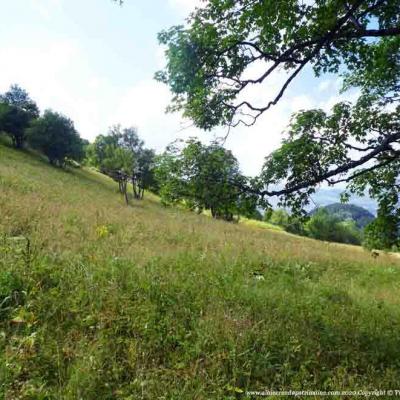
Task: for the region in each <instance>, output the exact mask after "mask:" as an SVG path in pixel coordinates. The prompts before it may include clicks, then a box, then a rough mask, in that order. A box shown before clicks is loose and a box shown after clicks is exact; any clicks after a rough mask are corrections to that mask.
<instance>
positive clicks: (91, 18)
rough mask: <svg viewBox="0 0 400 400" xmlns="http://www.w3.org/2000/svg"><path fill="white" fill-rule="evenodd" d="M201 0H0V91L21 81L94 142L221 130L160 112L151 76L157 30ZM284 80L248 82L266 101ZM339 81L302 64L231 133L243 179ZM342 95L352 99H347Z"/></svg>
mask: <svg viewBox="0 0 400 400" xmlns="http://www.w3.org/2000/svg"><path fill="white" fill-rule="evenodd" d="M197 2H198V0H147V1H145V0H125V3H124V5H123V6H118V5H116V4H115V3H113V2H112V1H111V0H12V1H10V0H0V15H1V16H2V23H1V25H0V60H1V62H0V92H5V91H6V90H7V89H8V88H9V86H10V85H11V84H14V83H16V84H19V85H20V86H22V87H23V88H24V89H26V90H27V91H28V92H29V94H30V96H31V97H32V98H33V99H34V100H35V101H36V102H37V104H38V105H39V107H40V108H41V110H42V111H43V110H45V109H48V108H51V109H53V110H55V111H58V112H61V113H63V114H65V115H66V116H68V117H69V118H71V119H72V120H73V121H74V123H75V127H76V128H77V130H78V131H79V133H80V134H81V136H82V137H84V138H86V139H89V140H91V141H92V140H94V138H95V137H96V135H98V134H105V133H106V132H107V130H108V127H110V126H112V125H114V124H121V125H122V126H124V127H130V126H135V127H137V128H138V130H139V135H140V137H141V138H142V139H144V141H145V143H146V145H147V147H150V148H153V149H155V150H156V151H158V152H161V151H162V150H163V149H164V148H165V146H166V145H167V144H169V143H170V142H172V141H173V140H175V139H176V138H187V137H191V136H197V137H199V138H201V140H203V141H204V142H207V141H209V140H212V139H213V138H215V137H219V136H225V134H226V129H225V128H220V129H217V130H215V131H213V132H203V131H200V130H197V129H195V128H193V127H191V123H190V121H185V120H183V119H182V117H181V116H180V115H179V114H165V108H166V107H167V105H168V104H169V101H170V98H171V95H170V92H169V90H168V87H167V86H165V85H163V84H161V83H158V82H156V81H155V80H154V79H153V76H154V73H155V72H156V71H157V70H159V69H162V68H163V66H164V65H165V59H164V50H163V49H162V48H161V47H160V46H159V44H158V42H157V33H158V32H160V31H161V30H163V29H167V28H169V27H170V26H172V25H176V24H182V23H184V21H185V17H187V15H188V14H189V13H190V11H192V10H193V9H194V7H195V6H196V4H197ZM284 79H285V73H284V72H282V71H281V72H278V73H277V74H275V75H274V76H273V77H272V78H271V80H270V81H268V84H267V85H265V86H258V87H255V88H253V89H252V90H251V91H250V92H249V93H248V96H249V98H250V100H252V101H254V102H255V103H258V104H262V103H264V104H265V103H266V102H268V101H269V100H271V99H272V98H273V97H274V95H275V94H276V93H277V92H278V90H279V88H280V87H279V85H280V84H281V83H282V82H283V80H284ZM340 85H341V83H340V79H338V77H336V76H329V75H328V76H327V75H325V76H323V77H321V78H319V79H317V78H315V77H314V76H313V74H312V71H311V70H306V71H305V72H304V73H303V74H302V75H300V76H299V77H298V78H297V80H296V81H295V83H294V84H293V85H292V86H290V88H289V90H288V91H287V93H286V95H285V97H284V99H283V100H282V101H281V102H280V103H279V104H278V105H277V106H275V107H274V108H272V109H271V110H270V111H268V112H267V113H265V114H264V115H263V116H262V117H261V118H260V119H259V121H258V123H257V124H256V125H255V126H253V127H251V128H247V127H238V128H235V129H233V130H231V132H230V134H229V136H228V138H227V141H226V143H225V145H226V147H227V148H229V149H230V150H232V152H233V154H234V155H235V156H236V157H237V158H238V160H239V162H240V165H241V169H242V171H243V173H245V174H246V175H256V174H258V173H259V172H260V169H261V167H262V164H263V162H264V158H265V156H267V155H268V154H269V153H270V152H271V151H273V150H275V149H276V148H277V147H279V143H280V141H281V139H282V133H283V132H284V130H285V128H286V127H287V125H288V123H289V120H290V116H291V115H292V113H293V112H296V111H299V110H300V109H309V108H322V109H325V110H329V109H330V108H331V107H332V105H333V104H335V103H336V102H337V101H339V100H346V99H349V100H351V98H350V97H351V96H352V95H351V96H350V97H347V98H346V95H339V94H338V93H339V89H340ZM347 96H349V95H347Z"/></svg>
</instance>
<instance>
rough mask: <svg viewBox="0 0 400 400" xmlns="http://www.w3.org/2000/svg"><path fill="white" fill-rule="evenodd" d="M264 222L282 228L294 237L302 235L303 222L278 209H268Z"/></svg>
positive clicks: (303, 232)
mask: <svg viewBox="0 0 400 400" xmlns="http://www.w3.org/2000/svg"><path fill="white" fill-rule="evenodd" d="M264 220H265V221H266V222H269V223H271V224H273V225H276V226H280V227H282V228H283V229H284V230H285V231H286V232H289V233H293V234H296V235H304V234H305V231H304V222H303V221H302V220H301V219H300V218H299V217H297V216H296V215H291V214H289V213H288V212H287V211H286V210H284V209H281V208H278V209H276V210H272V209H270V212H268V213H266V215H265V218H264Z"/></svg>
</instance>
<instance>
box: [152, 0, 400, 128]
mask: <svg viewBox="0 0 400 400" xmlns="http://www.w3.org/2000/svg"><path fill="white" fill-rule="evenodd" d="M399 15H400V2H399V1H398V0H392V1H385V0H351V1H349V0H333V1H332V0H318V1H315V2H313V3H312V4H310V3H308V2H303V1H294V0H293V1H284V0H262V1H259V0H241V1H232V0H214V1H205V2H204V7H202V8H199V9H197V10H196V11H195V12H194V13H193V14H192V15H191V16H190V17H189V19H188V26H186V27H184V26H175V27H172V28H171V29H169V30H166V31H163V32H161V33H160V34H159V41H160V43H161V44H163V45H166V46H167V51H166V56H167V60H168V64H167V67H166V68H165V70H163V71H160V72H158V73H157V75H156V77H157V79H159V80H160V81H162V82H165V83H167V84H168V85H169V87H170V89H171V90H172V92H173V94H174V96H175V97H174V99H173V105H172V110H183V111H184V113H185V115H186V116H187V117H189V118H191V119H192V120H193V121H194V123H195V124H196V125H197V126H199V127H201V128H204V129H210V128H212V127H214V126H216V125H231V126H232V125H237V124H239V123H243V124H247V125H248V124H252V123H254V122H255V120H256V119H257V118H258V117H259V116H260V115H261V114H263V113H264V112H265V111H267V110H268V109H269V108H270V107H271V106H273V105H275V104H277V102H278V101H279V100H280V99H281V98H282V96H283V95H284V92H285V90H286V89H287V87H288V86H289V85H290V83H291V82H292V81H293V80H294V79H295V78H296V77H297V76H298V75H299V73H300V72H301V71H302V70H303V69H304V68H305V67H306V66H311V67H312V68H313V69H314V72H315V74H316V75H319V74H321V73H323V72H338V71H340V67H341V66H342V65H344V66H345V67H346V71H347V74H346V77H347V79H346V84H347V85H358V86H361V87H363V88H367V87H368V88H370V87H372V86H373V87H374V88H375V92H379V94H388V93H391V95H392V98H397V96H398V94H399V90H400V87H399V85H398V77H399V74H400V71H399V69H398V65H399V46H400V39H399V38H400V27H399ZM278 69H283V70H286V71H287V73H288V76H287V79H286V81H285V83H284V84H283V85H282V87H281V88H280V90H279V91H278V93H276V94H275V95H274V96H272V98H271V99H270V100H269V101H267V102H266V104H264V105H257V104H252V103H251V100H250V99H249V98H247V96H248V94H246V91H247V90H248V88H249V87H251V86H254V85H260V84H263V83H265V82H266V81H267V80H268V78H270V77H271V75H272V74H273V73H274V72H275V71H277V70H278ZM388 87H390V91H388V90H387V88H388ZM392 91H393V92H392Z"/></svg>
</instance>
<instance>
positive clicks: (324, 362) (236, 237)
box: [0, 145, 400, 400]
mask: <svg viewBox="0 0 400 400" xmlns="http://www.w3.org/2000/svg"><path fill="white" fill-rule="evenodd" d="M116 189H117V188H116V185H115V184H114V182H112V181H111V180H109V179H108V178H106V177H104V176H103V175H100V174H98V173H96V172H95V171H92V170H88V169H83V170H74V171H67V172H66V171H63V170H58V169H55V168H52V167H50V166H48V165H47V164H46V163H45V162H43V161H41V160H40V159H39V158H37V157H36V156H33V155H31V154H29V153H21V152H17V151H14V150H12V149H9V148H6V147H5V146H2V145H0V216H1V218H0V398H1V397H4V398H5V399H18V398H20V399H85V400H86V399H162V398H165V399H236V398H246V393H245V392H246V391H247V390H252V391H256V390H262V389H265V388H269V389H276V390H278V389H292V390H296V389H304V390H312V389H318V390H357V389H365V390H367V389H379V388H382V389H393V388H396V387H397V384H398V382H400V337H399V335H398V332H399V329H400V298H399V296H398V293H399V286H400V284H399V283H400V269H399V266H400V263H399V260H398V259H396V258H393V257H391V256H390V255H385V254H383V255H381V256H379V257H378V258H377V259H373V258H372V257H371V256H370V254H369V253H368V252H366V251H364V250H362V249H361V248H357V247H353V246H344V245H334V244H327V243H323V242H317V241H314V240H311V239H305V238H300V237H296V236H294V235H289V234H287V233H285V232H279V231H273V230H268V229H265V227H264V226H258V225H257V224H251V223H250V224H248V223H247V224H228V223H224V222H222V221H214V220H211V219H210V218H207V217H205V216H198V215H195V214H192V213H189V212H185V211H183V210H176V209H173V208H168V209H166V208H163V207H162V206H160V205H159V203H158V200H157V198H156V197H155V196H152V195H148V196H147V198H146V199H145V200H144V201H143V202H133V201H132V205H131V206H130V207H126V206H125V205H124V200H123V199H122V198H121V197H120V195H119V194H118V193H117V191H116Z"/></svg>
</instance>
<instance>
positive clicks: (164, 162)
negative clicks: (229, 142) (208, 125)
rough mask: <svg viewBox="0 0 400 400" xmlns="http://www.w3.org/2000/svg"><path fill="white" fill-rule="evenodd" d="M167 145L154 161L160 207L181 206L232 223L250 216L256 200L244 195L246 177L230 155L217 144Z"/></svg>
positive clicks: (197, 141)
mask: <svg viewBox="0 0 400 400" xmlns="http://www.w3.org/2000/svg"><path fill="white" fill-rule="evenodd" d="M180 144H181V143H180V142H175V143H173V144H172V145H170V146H169V147H168V148H167V150H166V151H165V153H164V154H163V155H161V156H160V157H159V158H158V162H157V169H156V178H157V181H158V184H159V186H160V190H159V194H160V196H161V199H162V201H163V202H164V204H176V203H183V204H185V205H186V206H187V207H188V208H190V209H192V210H195V211H197V212H199V213H201V212H202V211H203V210H209V211H210V212H211V215H212V216H213V217H214V218H221V219H224V220H227V221H232V220H233V219H234V216H239V215H245V216H247V215H253V214H254V211H255V208H256V200H257V199H256V197H255V196H249V195H247V194H245V193H244V192H243V190H242V187H243V186H244V185H245V184H246V178H245V177H244V176H243V175H242V174H241V173H240V169H239V164H238V161H237V160H236V158H235V157H234V156H233V154H232V153H231V152H230V151H229V150H226V149H225V148H224V147H222V146H221V145H220V144H218V143H217V142H213V143H211V144H210V145H204V144H202V143H201V142H200V141H199V140H196V139H189V140H188V141H186V142H185V143H184V146H183V148H181V146H180Z"/></svg>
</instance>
